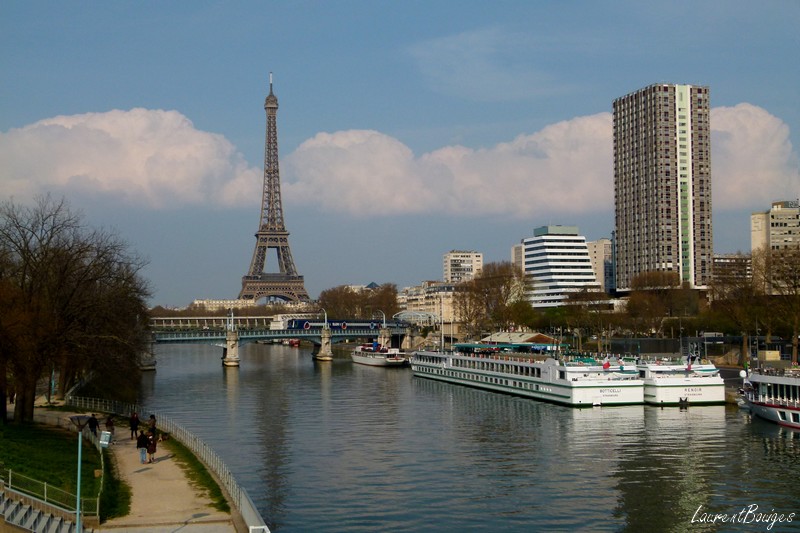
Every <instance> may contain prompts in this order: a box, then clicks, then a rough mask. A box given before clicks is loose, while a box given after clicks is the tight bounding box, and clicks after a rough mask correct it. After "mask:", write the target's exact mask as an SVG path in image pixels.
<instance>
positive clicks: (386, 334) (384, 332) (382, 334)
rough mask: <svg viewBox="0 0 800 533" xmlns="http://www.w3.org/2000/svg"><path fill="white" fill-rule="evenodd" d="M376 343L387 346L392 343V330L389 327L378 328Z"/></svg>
mask: <svg viewBox="0 0 800 533" xmlns="http://www.w3.org/2000/svg"><path fill="white" fill-rule="evenodd" d="M378 344H380V345H381V346H387V347H389V346H391V345H392V332H391V330H390V329H389V328H381V329H380V331H379V332H378Z"/></svg>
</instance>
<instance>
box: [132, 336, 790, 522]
mask: <svg viewBox="0 0 800 533" xmlns="http://www.w3.org/2000/svg"><path fill="white" fill-rule="evenodd" d="M221 353H222V350H221V349H220V348H216V347H211V346H201V345H195V346H188V345H180V346H179V345H175V346H159V347H158V351H157V357H158V371H157V372H155V373H150V374H148V375H146V376H145V380H144V382H143V387H142V397H141V402H142V404H144V405H146V406H148V408H150V409H153V410H156V411H159V412H162V413H164V414H166V415H167V416H170V417H171V418H173V419H175V420H176V421H178V422H179V423H181V424H182V425H184V426H185V427H186V428H187V429H189V430H191V431H193V432H194V433H196V434H197V435H198V436H200V437H201V438H203V439H204V440H205V441H206V442H207V443H208V444H210V445H211V446H212V447H213V448H214V449H215V450H216V451H217V452H218V453H219V454H220V456H221V457H222V458H223V460H224V461H225V462H226V463H227V464H228V466H229V468H230V469H231V471H232V472H233V473H234V475H235V476H236V478H237V480H238V481H239V483H240V484H242V485H243V486H244V487H245V488H246V489H247V491H248V493H249V494H250V496H251V498H252V499H253V501H254V502H255V503H256V505H257V507H258V508H259V510H260V512H261V514H262V516H263V517H264V519H265V520H266V521H267V523H268V524H269V525H270V529H271V530H272V531H280V532H296V531H303V532H306V531H314V532H318V531H342V532H372V531H392V532H397V531H414V532H417V531H492V532H495V531H565V530H582V531H635V532H639V531H687V530H691V531H767V530H768V527H769V526H770V521H773V522H775V523H774V525H773V526H772V528H771V529H769V530H770V531H787V530H797V529H798V525H799V524H800V517H798V516H795V517H794V519H793V520H792V522H791V523H789V522H788V515H789V513H798V511H800V503H798V502H800V485H798V483H797V479H798V473H800V433H797V432H792V431H790V430H785V429H781V428H779V427H778V426H776V425H773V424H769V423H767V422H763V421H761V420H758V419H751V418H750V417H749V415H748V414H747V413H745V412H741V411H739V410H738V409H737V408H734V407H730V406H728V407H724V406H715V407H690V408H689V409H686V410H681V409H678V408H665V409H659V408H654V407H644V406H631V407H610V408H605V407H604V408H591V409H580V410H579V409H572V408H566V407H560V406H556V405H550V404H545V403H539V402H536V401H533V400H528V399H521V398H516V397H513V396H507V395H502V394H496V393H490V392H484V391H480V390H477V389H472V388H468V387H462V386H458V385H450V384H446V383H439V382H435V381H429V380H426V379H422V378H414V377H413V375H412V373H411V370H410V369H384V368H373V367H367V366H362V365H354V364H353V363H352V362H351V361H350V358H349V355H347V354H346V353H345V352H341V353H339V354H337V355H336V357H335V359H334V361H332V362H327V363H320V362H314V361H313V360H312V358H311V352H310V351H309V350H307V349H305V348H299V349H298V348H290V347H288V346H280V345H271V346H266V345H256V344H250V345H245V346H244V347H243V348H242V350H241V351H240V355H241V366H240V367H239V368H227V369H226V368H223V366H222V364H221V361H220V357H221ZM772 512H774V513H777V514H784V515H785V516H784V521H783V522H780V521H774V520H770V519H769V517H768V516H766V514H768V513H772ZM748 513H749V514H748ZM757 513H764V515H759V514H757ZM714 514H724V515H726V517H727V518H728V519H729V520H730V519H735V518H736V517H738V519H739V520H740V521H739V522H721V521H720V520H721V519H720V518H718V519H717V521H716V523H715V524H711V523H709V522H708V521H709V520H711V519H712V516H713V515H714ZM734 515H736V516H734ZM759 518H760V520H761V521H759ZM748 520H749V522H747V521H748ZM742 522H744V523H742Z"/></svg>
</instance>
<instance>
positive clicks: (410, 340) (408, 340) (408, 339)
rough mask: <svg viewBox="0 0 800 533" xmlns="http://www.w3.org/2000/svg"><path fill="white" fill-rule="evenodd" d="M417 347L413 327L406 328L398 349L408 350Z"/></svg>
mask: <svg viewBox="0 0 800 533" xmlns="http://www.w3.org/2000/svg"><path fill="white" fill-rule="evenodd" d="M416 347H417V342H416V338H415V337H414V328H406V334H405V335H403V343H402V344H401V345H400V350H402V351H404V352H410V351H412V350H414V349H416Z"/></svg>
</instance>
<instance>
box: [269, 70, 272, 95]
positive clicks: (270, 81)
mask: <svg viewBox="0 0 800 533" xmlns="http://www.w3.org/2000/svg"><path fill="white" fill-rule="evenodd" d="M269 92H270V93H271V92H272V72H270V73H269Z"/></svg>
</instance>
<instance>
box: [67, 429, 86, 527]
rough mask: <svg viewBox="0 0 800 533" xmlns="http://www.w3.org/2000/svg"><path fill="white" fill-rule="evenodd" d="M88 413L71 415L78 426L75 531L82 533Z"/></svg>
mask: <svg viewBox="0 0 800 533" xmlns="http://www.w3.org/2000/svg"><path fill="white" fill-rule="evenodd" d="M89 418H90V417H88V416H86V415H74V416H71V417H69V419H70V421H71V422H72V423H73V424H75V427H77V428H78V485H77V487H76V489H75V531H76V532H77V533H81V531H83V525H82V524H81V463H82V462H83V457H82V454H83V428H84V427H86V424H87V423H88V422H89Z"/></svg>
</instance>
